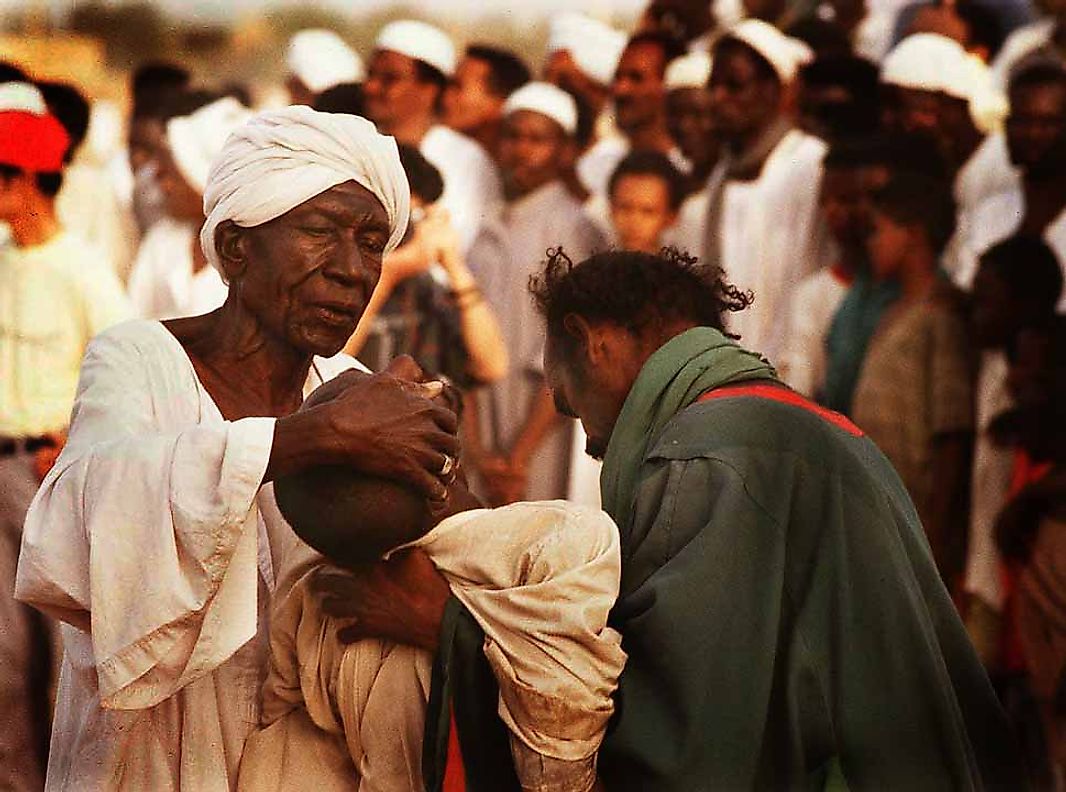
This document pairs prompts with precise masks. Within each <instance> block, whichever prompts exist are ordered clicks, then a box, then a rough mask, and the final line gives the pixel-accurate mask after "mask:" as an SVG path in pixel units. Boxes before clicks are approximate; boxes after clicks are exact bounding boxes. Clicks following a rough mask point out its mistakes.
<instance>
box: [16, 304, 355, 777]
mask: <svg viewBox="0 0 1066 792" xmlns="http://www.w3.org/2000/svg"><path fill="white" fill-rule="evenodd" d="M354 365H355V361H354V360H352V359H351V358H348V357H346V356H343V355H338V356H337V357H335V358H331V359H329V360H323V359H316V360H315V366H314V368H313V369H312V376H311V377H310V378H309V383H308V389H309V388H310V386H312V385H314V384H317V382H318V381H319V380H321V379H328V378H331V377H332V376H335V375H336V374H338V373H340V371H342V370H343V369H347V368H351V367H352V366H354ZM316 373H317V375H318V376H316ZM274 423H275V420H274V419H273V418H244V419H241V420H239V421H226V420H224V419H223V418H222V415H221V414H220V413H219V410H218V408H217V406H216V405H215V403H214V402H213V401H212V399H211V397H210V396H209V395H208V393H207V391H206V390H205V389H204V387H203V385H202V384H201V383H200V381H199V379H198V378H197V376H196V373H195V370H194V369H193V366H192V363H191V361H190V360H189V358H188V356H187V355H186V354H185V351H184V349H183V348H182V347H181V345H180V344H179V343H178V341H177V340H176V339H175V338H174V337H173V336H172V335H171V334H170V332H169V331H167V330H166V328H164V327H163V326H162V325H161V324H159V323H157V322H145V321H132V322H127V323H125V324H121V325H118V326H117V327H115V328H112V329H111V330H108V331H106V332H104V333H102V334H101V335H99V336H97V338H96V339H95V340H94V341H93V342H92V344H91V345H90V346H89V349H88V351H87V352H86V356H85V361H84V363H83V365H82V373H81V381H80V383H79V386H78V395H77V399H76V401H75V405H74V413H73V419H72V422H71V428H70V437H69V441H68V443H67V445H66V448H64V450H63V453H62V454H61V456H60V458H59V460H58V462H57V463H56V465H55V467H54V468H53V469H52V471H51V472H50V473H49V474H48V476H47V477H46V478H45V480H44V482H43V484H42V485H41V489H40V491H39V492H38V493H37V496H36V498H35V499H34V502H33V505H32V506H31V508H30V512H29V515H28V516H27V518H26V525H25V530H24V534H23V540H22V553H21V556H20V558H19V568H18V575H17V580H16V596H17V597H18V598H19V599H20V600H22V601H23V602H26V603H29V604H31V605H33V606H35V607H37V608H39V609H40V610H42V611H44V612H45V613H47V614H49V615H51V616H53V617H55V618H57V619H59V620H61V621H63V622H64V624H63V625H62V632H63V645H64V655H63V666H62V670H61V673H60V680H59V689H58V692H57V699H56V711H55V720H54V725H53V730H52V744H51V750H50V756H49V767H48V781H47V789H50V790H81V789H129V790H142V789H151V790H184V791H186V792H194V791H195V792H214V791H215V790H219V791H221V790H227V789H230V788H232V786H233V785H234V784H235V783H236V777H237V776H236V773H237V765H238V762H239V761H240V757H241V751H242V749H243V746H244V741H245V738H246V737H247V736H248V734H249V733H250V732H251V731H252V729H254V728H255V726H256V724H257V722H258V719H259V686H260V683H261V681H262V672H263V666H264V661H265V647H264V645H263V642H264V641H265V637H266V634H265V620H264V618H263V616H264V613H263V612H262V611H263V604H264V603H263V599H264V598H263V597H262V594H263V593H264V590H265V589H269V588H271V587H272V586H273V584H274V576H273V569H274V564H275V559H277V558H278V557H279V556H280V554H281V553H283V552H285V551H286V550H287V549H289V548H290V547H291V546H292V544H293V543H294V542H295V541H296V539H295V536H294V535H293V534H292V531H291V529H290V528H289V527H288V525H287V524H286V523H285V522H284V520H283V519H282V518H281V515H280V513H279V512H278V510H277V507H276V505H275V504H274V498H273V487H272V486H267V487H263V488H262V489H261V488H260V485H261V482H262V478H263V473H264V471H265V470H266V467H267V463H268V461H269V458H270V450H271V445H272V443H273V435H274Z"/></svg>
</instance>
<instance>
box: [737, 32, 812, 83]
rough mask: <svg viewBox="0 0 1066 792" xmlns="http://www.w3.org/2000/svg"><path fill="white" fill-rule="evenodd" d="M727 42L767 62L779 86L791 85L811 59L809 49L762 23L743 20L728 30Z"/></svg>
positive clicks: (797, 40)
mask: <svg viewBox="0 0 1066 792" xmlns="http://www.w3.org/2000/svg"><path fill="white" fill-rule="evenodd" d="M726 38H731V39H736V40H737V41H742V42H744V43H745V44H747V45H748V46H749V47H751V48H752V49H753V50H755V51H756V52H757V53H759V54H760V55H762V56H763V57H764V58H766V60H767V61H768V62H769V64H770V65H771V66H772V67H773V69H774V71H775V72H776V73H777V77H778V79H779V80H781V82H782V83H790V82H792V80H793V79H794V78H795V76H796V72H797V71H799V67H800V66H802V65H803V64H805V63H810V62H811V61H812V60H813V59H814V52H813V51H812V50H811V48H810V47H808V46H807V45H806V44H804V43H803V42H802V41H800V40H799V39H795V38H792V37H791V36H786V35H785V34H784V33H782V32H781V31H780V30H778V29H777V28H775V27H774V26H773V25H771V24H769V23H767V22H763V21H762V20H761V19H745V20H744V21H743V22H740V23H738V24H737V25H735V26H734V27H732V28H730V29H729V32H728V33H727V34H726Z"/></svg>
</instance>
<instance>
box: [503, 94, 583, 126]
mask: <svg viewBox="0 0 1066 792" xmlns="http://www.w3.org/2000/svg"><path fill="white" fill-rule="evenodd" d="M519 110H528V111H530V112H533V113H540V114H541V115H543V116H547V117H548V118H550V119H551V120H552V121H554V122H555V123H557V124H558V125H559V126H561V127H562V128H563V131H564V132H565V133H566V134H568V135H572V134H574V133H575V132H576V131H577V103H575V102H574V97H572V96H571V95H570V94H568V93H567V92H566V91H564V90H563V89H562V88H558V87H556V86H554V85H552V84H551V83H545V82H530V83H526V84H525V85H523V86H522V87H521V88H519V89H518V90H517V91H515V92H514V93H513V94H511V95H510V96H509V97H507V101H506V102H505V103H504V105H503V114H504V115H505V116H509V115H511V113H517V112H518V111H519Z"/></svg>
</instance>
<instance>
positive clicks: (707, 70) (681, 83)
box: [663, 52, 711, 91]
mask: <svg viewBox="0 0 1066 792" xmlns="http://www.w3.org/2000/svg"><path fill="white" fill-rule="evenodd" d="M710 76H711V56H710V55H709V54H708V53H706V52H690V53H689V54H688V55H685V56H683V57H681V58H675V59H674V60H672V61H671V62H670V65H669V66H667V67H666V76H665V77H664V78H663V84H664V85H665V86H666V90H668V91H674V90H677V89H679V88H704V87H706V85H707V80H708V78H709V77H710Z"/></svg>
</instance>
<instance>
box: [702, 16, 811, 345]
mask: <svg viewBox="0 0 1066 792" xmlns="http://www.w3.org/2000/svg"><path fill="white" fill-rule="evenodd" d="M809 58H810V51H809V50H808V49H807V47H806V45H804V44H802V43H801V42H799V41H796V40H795V39H791V38H789V37H787V36H785V35H783V34H782V33H780V32H778V31H777V29H776V28H773V27H771V26H770V25H768V24H767V23H765V22H761V21H759V20H756V19H749V20H745V21H744V22H741V23H740V24H739V25H737V26H736V27H734V28H733V29H732V30H731V31H730V32H729V34H728V35H727V36H725V37H723V38H721V39H719V41H718V43H717V45H716V46H715V51H714V67H713V69H712V71H711V81H710V90H711V98H712V106H713V107H714V110H715V121H716V128H717V131H718V135H719V137H720V138H721V140H722V142H723V146H724V152H723V156H722V158H721V160H720V161H719V163H718V166H717V167H716V168H715V170H714V173H712V175H711V179H710V183H709V185H708V188H707V222H706V225H705V233H706V237H705V241H704V249H703V251H702V258H703V261H704V263H705V264H707V265H708V266H710V267H712V268H713V267H721V268H722V269H724V271H725V272H726V274H727V275H728V276H729V278H730V279H731V280H732V281H733V282H734V283H735V284H736V285H737V286H738V287H739V288H740V289H743V290H745V291H749V290H750V291H752V292H753V293H754V295H755V303H754V305H753V307H752V309H751V310H749V311H745V312H744V313H743V314H739V315H737V316H734V317H732V318H731V321H732V325H731V326H730V330H731V331H732V332H734V333H738V334H739V335H740V336H741V337H742V338H743V340H744V343H745V345H747V347H748V348H749V349H752V350H754V351H757V352H760V353H762V354H764V355H767V356H769V358H770V359H771V360H774V359H775V357H776V356H777V354H778V353H779V352H780V351H781V348H782V345H783V342H784V331H785V323H786V321H787V317H788V310H789V300H790V299H791V296H792V290H793V289H794V288H795V286H796V284H797V283H798V282H799V281H800V280H801V279H802V278H803V277H804V276H805V275H807V274H809V273H811V272H813V271H814V270H816V269H817V268H818V267H820V266H822V265H823V264H825V263H827V259H828V251H827V249H826V245H825V242H826V239H825V237H824V235H823V234H822V233H821V228H820V226H819V224H818V222H817V209H818V186H819V183H820V182H821V177H822V168H821V162H822V157H823V156H824V155H825V150H826V146H825V144H824V143H823V142H822V141H820V140H818V139H816V138H814V137H812V136H810V135H807V134H805V133H803V132H801V131H799V130H798V129H795V128H794V127H793V126H792V122H791V121H790V120H789V118H788V116H787V115H786V112H785V101H786V99H785V97H786V94H787V92H788V90H789V88H790V85H791V83H792V80H793V78H794V77H795V76H796V71H797V69H798V67H799V65H800V64H801V63H803V62H805V61H806V60H808V59H809Z"/></svg>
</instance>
